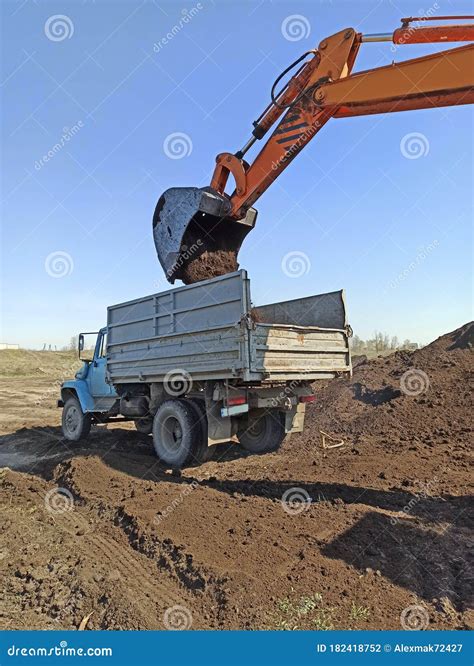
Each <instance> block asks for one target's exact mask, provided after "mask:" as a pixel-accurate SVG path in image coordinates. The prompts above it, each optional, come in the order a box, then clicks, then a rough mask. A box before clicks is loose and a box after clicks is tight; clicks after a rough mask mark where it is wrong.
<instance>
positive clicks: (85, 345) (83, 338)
mask: <svg viewBox="0 0 474 666" xmlns="http://www.w3.org/2000/svg"><path fill="white" fill-rule="evenodd" d="M97 336H98V333H81V334H80V335H79V358H80V359H81V361H92V360H93V358H94V350H95V345H96V342H97Z"/></svg>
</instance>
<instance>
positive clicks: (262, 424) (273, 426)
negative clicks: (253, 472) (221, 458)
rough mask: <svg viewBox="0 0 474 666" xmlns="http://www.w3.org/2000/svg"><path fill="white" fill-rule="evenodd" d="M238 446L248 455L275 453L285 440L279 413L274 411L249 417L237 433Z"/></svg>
mask: <svg viewBox="0 0 474 666" xmlns="http://www.w3.org/2000/svg"><path fill="white" fill-rule="evenodd" d="M237 437H238V439H239V442H240V444H241V445H242V446H243V448H244V449H245V450H246V451H249V452H250V453H268V452H270V451H276V450H277V449H278V448H279V447H280V445H281V443H282V442H283V440H284V439H285V426H284V424H283V419H282V417H281V414H280V412H278V411H276V410H274V411H272V412H265V413H264V414H262V415H259V416H253V417H252V416H249V418H248V420H247V419H246V420H245V421H243V422H242V425H241V426H240V427H239V430H238V432H237Z"/></svg>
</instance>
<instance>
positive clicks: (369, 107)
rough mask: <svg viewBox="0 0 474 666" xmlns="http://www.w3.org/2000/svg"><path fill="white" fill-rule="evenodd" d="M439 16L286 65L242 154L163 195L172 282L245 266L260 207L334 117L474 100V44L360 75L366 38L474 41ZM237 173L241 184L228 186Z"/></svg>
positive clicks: (157, 222) (159, 216)
mask: <svg viewBox="0 0 474 666" xmlns="http://www.w3.org/2000/svg"><path fill="white" fill-rule="evenodd" d="M473 18H474V17H466V16H460V17H438V18H436V20H437V21H439V20H441V19H443V20H448V19H456V20H466V19H473ZM431 20H435V19H432V18H431V17H418V18H417V17H409V18H404V19H402V26H401V27H400V28H398V29H396V30H395V31H394V32H393V33H379V34H373V35H363V34H361V33H358V32H356V31H355V30H354V29H353V28H346V29H345V30H341V31H340V32H338V33H336V34H334V35H332V36H331V37H328V38H326V39H324V40H323V41H322V42H321V43H320V44H319V46H318V48H317V49H313V50H311V51H307V52H306V53H304V54H303V55H302V56H300V58H298V60H296V61H295V62H294V63H292V65H290V66H289V67H288V68H287V69H286V70H285V71H284V72H282V74H281V75H280V76H279V77H278V78H277V80H276V81H275V83H274V84H273V87H272V89H271V102H270V104H269V105H268V106H267V108H266V109H265V110H264V111H263V113H262V114H261V115H260V116H259V118H257V120H256V121H255V122H254V123H253V125H254V129H253V131H252V136H251V138H250V139H249V140H248V141H247V142H246V144H245V145H244V146H243V148H242V149H241V150H239V151H237V152H236V153H220V154H219V155H218V156H217V158H216V167H215V170H214V174H213V176H212V180H211V184H210V187H209V188H203V189H200V188H171V189H170V190H167V191H166V192H165V193H164V194H163V195H162V196H161V197H160V199H159V201H158V204H157V207H156V210H155V215H154V218H153V228H154V238H155V245H156V248H157V252H158V257H159V260H160V262H161V264H162V266H163V268H164V270H165V273H166V275H167V278H168V279H169V281H170V282H173V281H174V279H176V278H179V279H182V280H183V281H185V282H193V281H196V280H197V279H205V278H207V277H214V276H215V275H218V274H221V273H225V272H228V271H229V270H235V269H236V268H237V266H238V264H237V253H238V251H239V249H240V246H241V243H242V241H243V239H244V238H245V236H246V235H247V233H248V232H249V231H250V230H251V229H252V228H253V226H254V224H255V220H256V216H257V212H256V210H255V209H254V208H253V207H252V206H253V204H254V203H255V202H256V201H257V199H258V198H259V197H260V196H261V195H262V194H263V192H265V191H266V190H267V189H268V187H269V186H270V185H271V184H272V183H273V182H274V181H275V180H276V179H277V178H278V176H279V175H280V174H281V173H282V171H283V170H284V169H285V168H286V167H287V166H288V165H289V164H290V163H291V162H292V161H293V159H294V158H295V157H296V156H297V155H298V154H299V153H300V152H301V150H302V149H303V148H304V147H305V146H306V145H307V144H308V143H309V142H310V141H311V140H312V139H313V138H314V136H315V135H316V134H317V133H318V132H319V130H320V129H322V127H324V125H325V124H326V123H327V122H328V120H330V119H331V118H345V117H351V116H360V115H369V114H378V113H392V112H396V111H407V110H414V109H426V108H432V107H442V106H447V105H460V104H472V103H473V102H474V44H468V45H465V46H460V47H457V48H453V49H449V50H446V51H440V52H437V53H432V54H429V55H427V56H423V57H419V58H415V59H412V60H406V61H402V62H399V63H393V64H391V65H387V66H384V67H378V68H375V69H369V70H366V71H363V72H357V73H352V70H353V67H354V63H355V61H356V58H357V54H358V51H359V49H360V47H361V45H362V44H363V43H367V42H369V43H370V42H384V41H390V42H392V43H393V44H395V45H404V44H415V43H416V44H420V43H441V42H442V43H445V42H463V41H473V42H474V25H473V24H455V25H437V26H431V25H429V26H427V25H426V24H427V22H429V21H431ZM414 23H416V25H413V24H414ZM296 67H297V70H296V72H295V73H294V74H293V76H292V77H291V78H290V79H289V80H288V82H287V83H286V84H284V85H283V87H282V88H281V89H280V90H279V91H278V92H276V88H277V86H278V84H279V83H280V81H281V80H282V79H283V78H284V77H285V76H286V75H287V74H289V72H291V71H292V70H293V69H294V68H296ZM277 121H279V122H278V124H277V125H276V126H275V124H276V123H277ZM273 126H275V129H274V130H273V132H272V134H271V136H270V137H269V139H268V140H267V142H266V144H265V145H264V146H263V148H262V150H261V151H260V152H259V153H258V154H257V156H256V157H255V159H254V160H253V162H252V163H250V164H249V163H248V162H246V161H245V159H244V156H245V155H246V153H247V152H248V150H249V149H250V148H251V147H252V146H253V145H254V144H255V143H256V142H257V141H258V140H260V139H262V138H263V137H264V136H265V135H266V134H267V132H268V131H269V130H270V129H271V128H272V127H273ZM230 175H232V177H233V181H234V182H235V186H234V190H233V192H231V193H226V192H225V190H226V187H227V184H228V180H229V176H230ZM199 240H200V241H201V242H200V244H199V243H198V241H199ZM183 247H184V250H183ZM190 247H193V248H195V249H194V252H191V251H190ZM185 252H186V256H185V254H184V253H185Z"/></svg>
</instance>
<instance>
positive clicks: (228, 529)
mask: <svg viewBox="0 0 474 666" xmlns="http://www.w3.org/2000/svg"><path fill="white" fill-rule="evenodd" d="M472 330H473V329H472V325H470V326H465V327H462V328H461V329H459V330H458V331H455V332H453V333H452V334H449V335H447V336H443V337H442V338H440V339H438V340H436V341H435V342H434V343H432V344H431V345H428V347H425V348H424V349H421V350H418V351H415V352H399V353H397V354H394V355H393V356H390V357H386V358H378V359H375V360H372V361H364V360H362V362H361V363H360V364H359V365H357V367H356V368H355V370H354V377H353V379H352V380H351V381H343V380H335V381H333V382H330V383H327V384H326V385H325V386H319V387H316V391H317V396H318V400H317V403H316V404H315V405H312V406H311V407H310V409H309V410H308V415H307V430H306V432H305V433H303V434H301V435H298V436H293V437H291V438H289V439H288V441H286V442H285V445H284V446H283V448H282V449H281V450H280V451H279V452H277V453H274V454H270V455H264V456H247V455H246V454H245V453H244V452H243V451H241V450H240V449H239V447H236V446H235V445H228V446H222V447H219V448H218V449H217V450H216V452H215V455H214V458H213V459H212V460H211V461H209V462H207V463H206V464H204V465H202V466H201V467H198V468H191V469H187V470H185V471H183V472H182V473H181V474H180V475H173V474H171V473H169V472H168V471H167V470H166V469H164V468H163V467H161V466H160V464H159V462H158V461H157V460H156V458H155V456H154V452H153V447H152V443H151V439H150V438H149V437H145V436H143V435H140V434H139V433H137V432H135V431H134V430H133V429H132V427H131V426H130V427H129V428H126V427H124V426H123V425H122V426H121V427H117V426H108V427H104V426H98V427H95V428H93V430H92V433H91V436H90V439H89V440H88V441H87V442H84V443H80V444H77V445H74V446H71V445H70V444H66V443H65V442H64V441H63V440H62V438H61V434H60V429H59V416H60V413H59V410H56V408H55V407H54V400H55V399H56V391H52V388H51V387H52V386H53V387H54V382H55V381H56V376H57V372H58V370H57V368H55V369H53V370H52V371H51V373H50V374H48V371H47V370H48V369H47V367H45V366H46V363H45V362H43V366H42V367H43V368H44V370H45V371H46V372H45V373H44V374H43V375H42V376H41V377H38V376H37V375H36V374H35V373H34V372H32V375H31V378H25V376H22V377H20V378H18V379H15V378H13V377H12V376H11V375H8V372H6V374H5V375H4V376H3V377H0V384H1V386H2V389H7V390H6V391H5V390H4V391H3V392H4V399H3V413H4V417H3V420H2V421H1V422H0V426H1V428H2V431H3V432H4V433H5V435H4V436H3V437H2V438H1V442H0V466H3V468H4V469H3V470H1V471H0V510H1V512H2V523H1V525H0V575H1V576H2V580H3V581H4V586H3V599H2V604H1V607H0V626H1V628H10V629H14V628H34V629H44V628H51V629H53V628H54V629H59V628H64V629H73V628H77V627H78V626H79V624H80V622H81V620H82V619H83V618H84V617H85V616H87V615H89V613H91V612H92V615H91V617H90V620H89V623H88V628H89V629H163V628H170V626H173V625H175V626H176V625H178V626H186V627H192V628H195V629H264V628H267V629H295V628H296V629H320V630H322V629H331V628H336V629H400V628H403V627H404V625H403V623H402V622H406V620H405V619H404V620H403V621H402V617H403V618H406V616H407V613H408V622H410V621H412V622H414V621H417V622H421V623H422V625H423V626H424V627H426V628H439V629H465V628H468V627H470V626H471V627H472V626H473V616H472V611H471V610H470V609H469V600H470V595H471V593H472V577H471V575H470V572H471V571H472V565H471V561H470V559H469V558H470V555H469V546H470V534H471V533H472V532H471V530H472V518H471V517H470V514H469V501H470V499H469V496H468V492H469V488H470V485H469V484H470V470H469V467H468V462H469V458H468V456H469V453H470V451H469V431H468V429H467V428H468V423H467V421H468V419H469V415H470V405H469V403H468V393H467V386H468V384H467V380H468V372H469V371H470V370H472V367H473V356H472V352H471V347H470V344H472V342H470V340H472ZM0 354H1V352H0ZM16 360H17V362H18V360H19V359H18V358H17V359H16ZM7 370H8V368H7ZM415 371H417V372H416V374H414V375H413V373H414V372H415ZM410 372H411V373H412V374H411V375H408V374H406V373H410ZM422 373H423V374H422ZM415 380H416V381H415ZM30 387H33V388H34V391H33V392H32V391H31V390H30ZM420 389H422V390H420ZM38 400H39V401H40V405H39V407H38V406H36V404H35V403H36V402H37V401H38ZM5 415H6V417H5ZM7 417H9V421H8V420H6V418H7ZM320 430H323V431H326V432H330V433H332V434H335V435H340V436H341V438H343V439H344V441H345V444H344V446H343V447H341V448H338V449H332V450H324V449H322V448H321V444H320V442H321V436H320ZM7 468H10V469H7ZM288 498H290V499H291V498H293V499H298V498H300V500H301V499H302V502H301V501H300V503H299V504H298V502H296V503H293V504H292V503H291V502H290V503H289V502H288ZM413 607H415V610H414V611H413ZM407 609H409V610H408V611H407ZM410 609H411V610H410ZM411 613H413V617H411V616H410V614H411Z"/></svg>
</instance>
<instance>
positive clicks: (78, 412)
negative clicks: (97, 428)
mask: <svg viewBox="0 0 474 666" xmlns="http://www.w3.org/2000/svg"><path fill="white" fill-rule="evenodd" d="M90 429H91V415H90V414H84V412H83V411H82V407H81V403H80V402H79V400H78V399H77V398H76V396H74V395H71V396H69V398H67V400H66V402H65V403H64V407H63V415H62V431H63V435H64V437H65V439H67V440H68V441H69V442H78V441H79V440H80V439H84V438H85V437H87V435H88V434H89V432H90Z"/></svg>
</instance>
